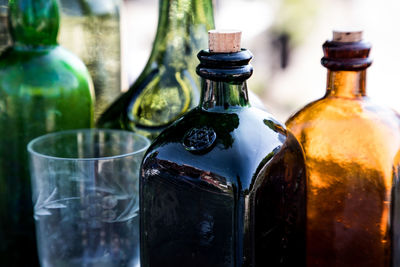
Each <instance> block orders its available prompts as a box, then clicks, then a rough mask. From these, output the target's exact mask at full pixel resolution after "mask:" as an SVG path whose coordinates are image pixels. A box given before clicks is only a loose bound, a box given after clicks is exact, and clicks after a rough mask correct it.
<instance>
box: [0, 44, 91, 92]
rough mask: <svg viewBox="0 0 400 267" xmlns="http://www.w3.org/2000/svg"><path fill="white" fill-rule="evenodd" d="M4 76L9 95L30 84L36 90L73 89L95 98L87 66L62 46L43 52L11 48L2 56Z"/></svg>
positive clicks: (0, 64)
mask: <svg viewBox="0 0 400 267" xmlns="http://www.w3.org/2000/svg"><path fill="white" fill-rule="evenodd" d="M0 79H1V80H2V81H3V82H2V84H1V86H0V90H2V91H5V92H6V93H8V94H18V93H19V92H18V90H20V89H21V88H22V87H23V88H24V89H27V88H28V87H30V88H32V90H34V91H36V92H38V89H40V88H41V89H46V90H51V91H53V93H55V92H66V91H71V90H73V91H79V92H81V93H84V92H86V93H87V94H86V95H87V96H89V97H93V96H92V94H93V92H92V90H93V85H92V80H91V78H90V75H89V73H88V70H87V69H86V67H85V65H84V64H83V63H82V61H81V60H80V59H79V58H77V57H76V56H75V55H73V54H72V53H70V52H68V51H67V50H65V49H63V48H62V47H59V46H57V47H54V48H51V49H48V50H43V51H19V50H15V49H13V48H10V49H8V50H7V51H5V52H4V53H3V54H2V55H1V57H0ZM82 96H83V97H84V96H85V95H82Z"/></svg>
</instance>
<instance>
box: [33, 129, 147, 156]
mask: <svg viewBox="0 0 400 267" xmlns="http://www.w3.org/2000/svg"><path fill="white" fill-rule="evenodd" d="M79 132H83V133H88V132H108V133H124V134H129V135H131V136H136V137H139V138H140V139H142V140H143V141H145V145H144V146H143V148H141V149H139V150H135V151H132V152H129V153H123V154H118V155H115V156H107V157H98V158H64V157H56V156H50V155H46V154H42V153H40V152H37V151H36V150H35V149H33V146H34V145H35V144H36V143H37V142H40V141H42V140H44V139H47V138H50V137H53V136H57V135H60V136H61V135H67V134H73V133H79ZM150 144H151V142H150V140H149V139H148V138H147V137H145V136H143V135H141V134H137V133H134V132H130V131H124V130H115V129H101V128H92V129H74V130H65V131H59V132H54V133H48V134H45V135H41V136H39V137H36V138H34V139H32V140H31V141H30V142H29V143H28V145H27V150H28V152H29V153H30V154H31V155H35V156H37V157H41V158H44V159H53V160H63V161H104V160H112V159H119V158H125V157H129V156H134V155H136V154H140V153H142V152H144V151H146V150H147V149H148V148H149V146H150Z"/></svg>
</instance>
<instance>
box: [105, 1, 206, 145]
mask: <svg viewBox="0 0 400 267" xmlns="http://www.w3.org/2000/svg"><path fill="white" fill-rule="evenodd" d="M159 14H160V16H159V23H158V30H157V36H156V40H155V42H154V45H153V50H152V52H151V55H150V59H149V61H148V63H147V65H146V67H145V69H144V70H143V72H142V74H141V75H140V76H139V78H138V79H137V81H136V82H135V83H134V84H133V85H132V86H131V87H130V89H129V91H128V92H126V93H125V94H123V95H122V96H121V97H120V98H119V99H117V101H116V102H114V103H113V104H112V105H111V106H110V107H109V108H108V109H107V110H106V112H105V113H104V114H103V115H102V116H101V117H100V119H99V121H98V126H99V127H104V128H116V129H126V130H131V131H136V132H139V133H141V134H143V135H145V136H147V137H149V138H150V139H153V138H155V137H156V136H157V135H158V134H159V133H160V132H161V131H162V130H163V129H164V128H166V127H167V126H168V125H170V124H171V123H172V122H173V121H175V120H176V119H177V118H179V117H180V116H181V115H183V114H184V113H186V112H188V111H189V110H190V109H192V108H193V107H194V106H195V105H196V104H197V103H198V100H199V95H200V90H199V88H200V79H199V78H198V77H197V76H196V65H197V64H198V59H197V58H196V54H197V51H199V50H201V49H204V48H206V47H207V31H208V30H210V29H211V28H213V27H214V16H213V5H212V0H160V13H159Z"/></svg>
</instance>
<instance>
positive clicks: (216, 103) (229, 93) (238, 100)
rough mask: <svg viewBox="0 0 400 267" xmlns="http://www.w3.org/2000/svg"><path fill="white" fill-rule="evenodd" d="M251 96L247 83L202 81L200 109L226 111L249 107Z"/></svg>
mask: <svg viewBox="0 0 400 267" xmlns="http://www.w3.org/2000/svg"><path fill="white" fill-rule="evenodd" d="M247 106H250V104H249V96H248V92H247V83H246V82H241V83H228V82H220V81H212V80H208V79H204V78H203V79H202V91H201V100H200V107H201V108H202V109H203V110H207V111H226V110H228V109H232V108H238V107H247Z"/></svg>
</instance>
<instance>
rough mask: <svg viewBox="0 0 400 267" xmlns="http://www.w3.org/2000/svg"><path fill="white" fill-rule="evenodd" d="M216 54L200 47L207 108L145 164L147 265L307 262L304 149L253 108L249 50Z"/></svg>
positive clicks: (172, 131)
mask: <svg viewBox="0 0 400 267" xmlns="http://www.w3.org/2000/svg"><path fill="white" fill-rule="evenodd" d="M214 34H216V35H218V34H219V32H216V33H214ZM229 34H233V33H229ZM217 39H218V37H217ZM229 39H231V40H232V39H234V38H227V40H229ZM234 47H236V48H239V49H240V44H238V45H235V46H234ZM210 51H211V52H210ZM210 51H205V50H203V51H202V52H200V53H199V58H200V62H201V63H200V65H199V67H198V68H197V73H198V74H199V75H200V76H201V77H202V78H203V82H202V97H201V100H200V105H199V106H198V107H196V108H195V109H193V110H192V111H190V112H188V113H187V114H185V115H184V116H182V118H181V119H178V120H177V121H176V122H175V123H173V124H172V125H171V126H170V127H168V128H167V129H166V130H164V131H163V132H162V133H161V134H160V135H159V137H157V138H156V139H155V141H154V142H153V144H152V145H151V147H150V148H149V150H148V151H147V152H146V155H145V157H144V160H143V163H142V170H141V179H140V208H139V209H140V226H141V229H140V242H141V246H140V249H141V266H143V267H152V266H193V267H197V266H215V267H217V266H218V267H244V266H260V267H261V266H262V267H264V266H288V267H292V266H299V267H302V266H305V216H306V213H305V212H306V210H305V206H306V198H305V183H306V176H305V165H304V158H303V153H302V150H301V147H300V145H299V143H298V142H297V141H296V139H295V138H294V136H293V135H292V134H291V133H290V132H288V131H286V129H285V127H284V126H283V125H282V124H280V123H278V122H277V121H276V120H275V119H274V118H273V117H272V116H271V115H270V114H269V113H266V112H264V111H262V110H260V109H257V108H254V107H251V106H250V104H249V100H248V91H247V85H246V80H247V79H248V78H249V77H250V76H251V74H252V71H253V69H252V67H251V65H250V64H249V61H250V60H251V58H252V55H251V53H250V52H249V51H248V50H245V49H242V50H240V51H238V50H236V49H235V50H230V51H234V52H232V53H230V52H222V51H223V50H219V49H218V50H217V51H218V52H217V51H215V50H213V49H210Z"/></svg>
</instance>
